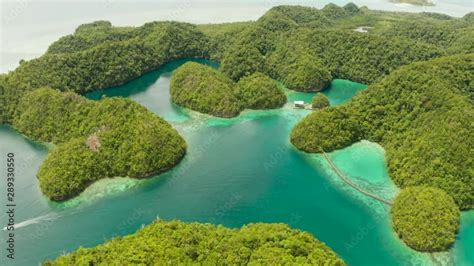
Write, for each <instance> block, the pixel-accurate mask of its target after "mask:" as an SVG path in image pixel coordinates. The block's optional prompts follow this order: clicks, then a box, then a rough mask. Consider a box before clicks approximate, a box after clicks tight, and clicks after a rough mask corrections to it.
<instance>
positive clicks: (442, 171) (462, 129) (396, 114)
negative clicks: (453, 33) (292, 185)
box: [291, 54, 474, 209]
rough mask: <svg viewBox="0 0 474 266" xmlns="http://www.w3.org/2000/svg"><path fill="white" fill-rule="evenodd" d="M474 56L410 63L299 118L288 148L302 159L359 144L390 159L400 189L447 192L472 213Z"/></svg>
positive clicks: (393, 174) (390, 167)
mask: <svg viewBox="0 0 474 266" xmlns="http://www.w3.org/2000/svg"><path fill="white" fill-rule="evenodd" d="M473 61H474V55H473V54H471V55H459V56H453V57H445V58H440V59H435V60H432V61H427V62H420V63H413V64H411V65H408V66H405V67H402V68H400V69H399V70H396V71H394V72H393V73H392V74H390V75H389V76H387V77H385V78H384V79H382V80H381V81H380V82H378V83H375V84H373V85H370V86H369V88H368V89H367V90H365V91H363V92H361V93H359V94H358V95H357V96H356V97H355V98H354V99H353V100H352V101H351V102H350V103H348V104H347V105H343V106H340V107H337V108H326V109H323V110H321V111H319V112H314V113H313V114H310V115H309V116H307V117H306V118H304V119H303V120H302V121H301V122H300V123H299V124H298V125H297V126H296V127H295V128H294V129H293V131H292V133H291V142H292V143H293V144H294V145H295V146H296V147H297V148H299V149H301V150H303V151H306V152H320V148H323V149H324V150H325V151H332V150H335V149H340V148H344V147H347V146H349V145H350V144H352V143H354V142H357V141H359V140H362V139H368V140H370V141H373V142H378V143H380V144H381V145H382V146H383V147H384V148H385V150H386V152H387V160H388V167H389V173H390V176H391V177H392V178H393V179H394V181H395V183H396V184H397V185H399V186H400V187H402V188H404V187H408V186H417V185H428V186H432V187H437V188H440V189H443V190H444V191H446V192H447V193H448V194H449V195H450V196H451V197H453V198H454V200H455V201H456V204H457V205H458V206H459V207H460V208H461V209H470V208H472V207H473V206H474V174H473V169H474V159H473V158H474V153H473V152H474V150H472V149H471V148H470V147H473V146H474V136H473V132H474V131H473V124H472V123H471V121H473V120H474V107H473V102H474V96H473V95H474V93H473V91H472V84H471V83H470V81H471V80H472V78H473V75H474V72H473V71H472V64H473Z"/></svg>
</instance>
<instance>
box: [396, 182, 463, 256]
mask: <svg viewBox="0 0 474 266" xmlns="http://www.w3.org/2000/svg"><path fill="white" fill-rule="evenodd" d="M391 218H392V224H393V227H394V229H395V232H397V234H398V236H399V237H400V238H401V239H403V241H405V243H406V244H407V245H408V246H410V247H411V248H413V249H415V250H418V251H424V252H436V251H444V250H447V249H448V248H450V247H451V246H452V245H453V243H454V240H455V239H456V233H457V231H458V230H459V219H460V211H459V208H458V207H457V206H456V203H455V202H454V200H453V198H452V197H451V196H449V195H448V194H447V193H446V192H444V191H443V190H441V189H437V188H432V187H408V188H406V189H404V190H402V192H400V194H399V195H398V196H397V197H396V198H395V201H394V203H393V206H392V209H391Z"/></svg>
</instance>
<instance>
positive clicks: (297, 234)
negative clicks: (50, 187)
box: [45, 221, 345, 266]
mask: <svg viewBox="0 0 474 266" xmlns="http://www.w3.org/2000/svg"><path fill="white" fill-rule="evenodd" d="M170 262H173V264H186V265H189V264H205V265H224V264H225V265H227V264H232V265H247V264H250V265H276V264H278V265H280V264H285V265H288V264H293V265H295V264H297V265H335V266H336V265H345V263H344V262H343V260H342V259H341V258H339V257H338V256H337V255H336V253H334V252H333V251H332V250H331V249H330V248H328V247H327V246H326V245H325V244H323V243H321V242H319V241H318V240H316V239H315V238H314V237H313V236H312V235H310V234H308V233H306V232H302V231H299V230H294V229H291V228H290V227H289V226H288V225H285V224H263V223H258V224H249V225H245V226H244V227H242V228H240V229H229V228H226V227H223V226H215V225H211V224H199V223H190V224H186V223H182V222H178V221H171V222H164V221H156V222H154V223H153V224H151V225H148V226H146V227H145V228H143V229H141V230H139V231H137V232H136V233H135V234H132V235H129V236H126V237H123V238H117V239H113V240H110V241H108V242H106V243H105V244H102V245H99V246H97V247H94V248H80V249H78V250H77V251H75V252H73V253H71V254H68V255H65V256H61V257H58V258H57V259H56V260H54V261H47V262H46V263H45V265H116V264H141V265H161V264H169V263H170Z"/></svg>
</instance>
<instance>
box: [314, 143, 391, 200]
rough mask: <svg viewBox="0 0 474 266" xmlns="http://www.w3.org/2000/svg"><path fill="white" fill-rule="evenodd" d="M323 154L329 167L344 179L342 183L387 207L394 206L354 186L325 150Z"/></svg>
mask: <svg viewBox="0 0 474 266" xmlns="http://www.w3.org/2000/svg"><path fill="white" fill-rule="evenodd" d="M321 151H322V154H323V156H324V158H325V159H326V161H327V162H328V163H329V166H331V168H332V170H333V171H334V172H335V173H336V174H337V175H338V176H339V178H341V179H342V181H344V183H346V184H347V185H349V186H351V187H353V188H354V189H355V190H357V191H359V192H360V193H362V194H364V195H366V196H369V197H371V198H373V199H375V200H378V201H380V202H382V203H385V204H387V205H392V202H390V201H388V200H386V199H383V198H381V197H379V196H377V195H375V194H373V193H371V192H369V191H366V190H364V189H363V188H360V187H358V186H357V185H356V184H354V183H353V182H352V181H351V180H350V179H349V178H348V177H347V176H346V175H345V174H344V173H343V172H342V171H341V170H339V168H337V166H336V165H335V164H334V162H333V161H332V160H331V158H329V156H328V155H327V154H326V152H324V150H322V149H321Z"/></svg>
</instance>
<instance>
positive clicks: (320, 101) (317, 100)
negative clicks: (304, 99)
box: [311, 93, 329, 109]
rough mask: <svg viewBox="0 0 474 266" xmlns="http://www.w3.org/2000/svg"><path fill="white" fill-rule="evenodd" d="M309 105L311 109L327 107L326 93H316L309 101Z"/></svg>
mask: <svg viewBox="0 0 474 266" xmlns="http://www.w3.org/2000/svg"><path fill="white" fill-rule="evenodd" d="M311 106H312V107H313V109H323V108H326V107H329V99H328V97H326V95H324V94H322V93H318V94H316V95H315V96H314V97H313V100H312V101H311Z"/></svg>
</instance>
